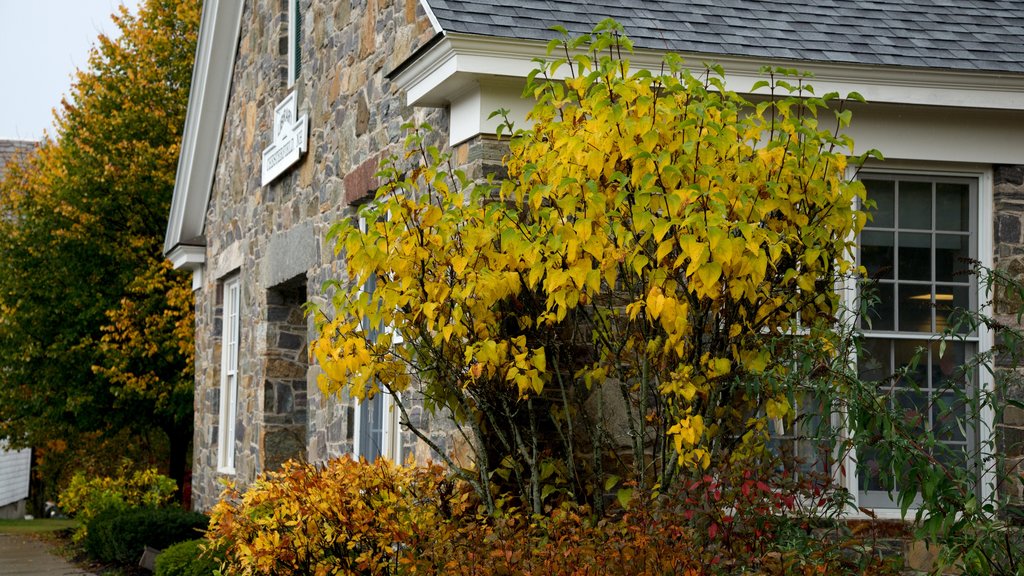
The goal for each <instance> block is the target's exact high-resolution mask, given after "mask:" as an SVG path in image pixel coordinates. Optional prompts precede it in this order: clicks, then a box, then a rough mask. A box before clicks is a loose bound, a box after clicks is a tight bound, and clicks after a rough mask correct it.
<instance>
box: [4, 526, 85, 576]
mask: <svg viewBox="0 0 1024 576" xmlns="http://www.w3.org/2000/svg"><path fill="white" fill-rule="evenodd" d="M29 574H31V575H33V576H39V575H42V576H72V575H74V576H90V575H89V573H88V572H85V571H83V570H81V569H80V568H78V567H76V566H75V565H74V564H71V563H69V562H68V561H66V560H64V559H63V558H61V557H60V556H57V555H56V554H52V553H50V549H49V547H48V546H47V545H46V544H44V543H42V542H40V541H38V540H34V539H33V538H32V537H30V536H22V535H16V534H0V576H22V575H29Z"/></svg>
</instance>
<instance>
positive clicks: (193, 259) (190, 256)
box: [167, 244, 206, 291]
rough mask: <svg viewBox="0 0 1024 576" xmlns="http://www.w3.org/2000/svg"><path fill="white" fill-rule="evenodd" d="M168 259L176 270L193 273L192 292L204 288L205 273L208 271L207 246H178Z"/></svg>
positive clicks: (169, 254)
mask: <svg viewBox="0 0 1024 576" xmlns="http://www.w3.org/2000/svg"><path fill="white" fill-rule="evenodd" d="M167 259H168V260H170V262H171V266H173V267H174V269H175V270H190V271H191V272H192V290H193V291H195V290H199V289H200V288H202V287H203V272H204V271H205V270H206V246H192V245H189V244H178V245H177V246H175V247H174V248H172V249H171V251H170V252H168V253H167Z"/></svg>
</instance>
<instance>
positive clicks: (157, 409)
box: [0, 0, 200, 482]
mask: <svg viewBox="0 0 1024 576" xmlns="http://www.w3.org/2000/svg"><path fill="white" fill-rule="evenodd" d="M199 15H200V3H199V1H198V0H147V1H146V2H143V3H142V5H141V6H140V8H139V13H138V15H137V16H133V15H131V14H129V13H128V12H127V10H125V9H124V8H122V9H121V12H120V13H119V14H118V15H115V17H114V19H115V22H116V23H117V25H118V28H119V29H120V32H121V35H120V36H119V37H118V38H117V39H111V38H108V37H106V36H100V37H99V39H98V43H97V45H96V47H95V48H94V49H93V52H92V54H91V56H90V59H89V68H88V69H87V70H84V71H80V72H78V75H77V77H76V80H75V82H74V84H73V86H72V90H71V93H70V95H69V96H68V97H67V98H66V99H65V100H64V101H63V103H62V107H61V109H60V110H59V111H58V113H57V120H56V134H55V136H54V137H53V139H49V140H47V141H45V142H44V143H43V145H42V146H41V148H40V149H39V151H38V153H37V154H36V155H35V156H34V157H33V158H31V160H29V161H26V162H23V163H21V164H20V165H18V166H15V167H14V168H13V169H12V170H11V172H9V173H8V177H7V178H6V179H5V180H4V181H3V183H2V184H0V202H2V206H0V209H2V211H3V213H4V217H3V219H2V220H0V310H2V314H0V365H2V366H3V368H2V370H0V435H2V436H7V437H10V438H11V439H12V440H13V441H14V442H15V443H17V444H20V445H27V446H34V447H36V448H37V451H38V452H40V453H41V454H43V455H44V456H45V457H46V458H47V459H48V462H50V463H51V464H53V465H56V463H58V462H60V461H64V462H67V461H72V460H73V461H76V462H77V463H78V464H79V465H85V464H86V463H87V462H89V461H93V462H98V463H99V464H101V465H102V464H104V463H106V464H113V465H115V466H116V465H118V464H120V457H121V456H134V457H137V458H141V459H157V460H158V461H160V462H162V463H163V464H164V465H166V466H167V467H168V468H169V470H170V472H171V474H172V475H173V476H174V477H175V479H177V480H178V481H179V482H181V481H182V479H183V478H184V475H185V465H186V459H187V455H188V452H189V441H190V439H191V426H192V418H191V415H190V414H191V406H192V399H191V398H192V397H191V385H192V379H193V377H192V360H191V353H190V351H189V345H188V344H189V342H190V341H191V324H192V321H191V318H192V308H191V306H192V304H191V299H190V298H189V297H188V279H187V278H185V277H183V276H182V275H181V274H178V273H175V272H173V271H171V270H169V269H168V267H167V266H166V265H165V264H164V262H163V257H162V254H161V246H162V234H163V231H164V228H165V224H166V215H167V213H168V206H169V204H170V199H171V194H172V190H173V186H174V175H175V170H176V167H177V158H178V148H179V144H180V141H181V133H182V128H183V125H184V118H185V109H186V105H187V100H188V92H189V84H190V79H191V69H192V59H193V55H194V52H195V43H196V33H197V30H198V23H199ZM97 450H99V451H100V452H99V453H98V454H97V453H95V452H96V451H97ZM90 454H91V458H92V459H91V460H90V459H89V458H87V455H90Z"/></svg>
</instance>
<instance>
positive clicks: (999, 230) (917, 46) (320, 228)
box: [165, 0, 1024, 516]
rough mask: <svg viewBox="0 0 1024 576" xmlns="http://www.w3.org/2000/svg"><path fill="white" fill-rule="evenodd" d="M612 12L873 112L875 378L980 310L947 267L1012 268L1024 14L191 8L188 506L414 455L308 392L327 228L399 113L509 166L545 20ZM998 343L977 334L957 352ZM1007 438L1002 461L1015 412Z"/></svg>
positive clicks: (264, 0)
mask: <svg viewBox="0 0 1024 576" xmlns="http://www.w3.org/2000/svg"><path fill="white" fill-rule="evenodd" d="M607 17H612V18H615V19H616V20H618V21H619V22H620V23H622V24H623V25H624V27H625V29H626V32H627V34H628V35H629V36H630V38H631V39H632V40H633V41H634V44H635V47H636V54H635V55H634V57H633V58H632V61H633V62H634V67H637V66H644V65H648V66H657V64H658V62H659V59H660V56H661V54H663V53H664V52H666V51H673V52H677V53H680V54H682V55H683V56H684V57H685V58H686V60H687V61H688V62H698V63H699V62H704V61H715V62H717V63H719V64H721V65H722V66H723V67H724V68H725V70H726V74H727V81H728V82H729V86H730V87H732V88H734V89H737V90H743V89H747V88H749V87H751V86H753V84H754V83H755V82H756V81H757V80H759V79H760V73H759V70H760V68H761V67H762V66H764V65H774V66H786V67H797V68H800V69H801V70H806V71H809V72H812V73H813V74H814V76H815V80H814V82H813V83H814V86H815V88H816V89H817V90H818V93H823V92H827V91H832V90H835V91H838V92H840V93H848V92H850V91H857V92H859V93H861V94H862V95H863V96H864V97H865V98H866V99H867V100H868V101H869V102H871V104H870V105H867V106H859V107H858V109H857V110H856V111H855V122H854V125H853V128H852V130H851V131H850V134H851V136H853V138H854V139H855V141H856V142H857V146H858V148H859V149H861V150H865V149H868V148H877V149H879V150H881V151H882V152H883V153H884V154H885V156H886V158H887V161H886V162H885V163H884V164H874V165H869V166H868V167H866V168H865V170H863V171H862V173H861V174H860V177H861V178H863V179H864V180H865V183H866V185H867V187H868V189H869V191H870V194H871V195H872V197H873V198H874V199H875V200H876V201H877V202H878V203H879V209H878V216H877V217H876V220H875V221H874V223H873V224H872V226H871V228H870V229H869V230H868V231H867V232H866V233H865V235H864V236H863V238H862V249H861V259H862V263H863V264H864V265H865V266H867V267H868V268H869V269H879V270H880V269H886V270H889V272H888V273H887V275H886V276H885V277H883V279H882V280H881V281H880V284H879V287H880V292H881V294H880V304H879V309H880V310H881V312H880V315H879V318H878V320H877V321H876V322H875V323H874V324H873V325H872V326H871V329H870V330H868V331H867V336H868V337H869V340H868V346H869V347H870V349H871V351H872V352H873V355H872V357H873V360H872V361H871V362H866V361H862V363H861V364H862V370H863V371H864V372H865V373H866V374H868V375H870V373H871V371H872V370H882V371H885V370H891V369H892V368H893V367H895V366H899V365H901V362H903V361H904V360H905V358H906V356H907V354H908V350H912V349H913V348H914V347H916V346H917V345H918V344H920V343H921V342H922V341H925V340H927V338H928V336H929V335H931V334H934V333H935V332H936V331H941V329H942V323H943V318H941V317H940V316H941V315H936V313H935V312H934V310H936V309H938V308H941V306H938V307H937V306H934V305H933V304H937V303H941V302H950V301H952V302H953V303H954V304H955V305H961V306H966V307H974V308H977V307H978V306H980V305H981V304H980V303H981V302H984V295H983V294H981V293H980V287H979V286H978V285H977V282H976V281H974V280H969V279H966V278H964V277H963V276H960V275H954V274H953V271H952V269H951V267H952V266H953V262H955V261H956V260H957V259H958V258H959V257H961V256H968V257H972V258H976V259H978V260H980V261H982V262H984V263H985V264H987V265H990V266H998V267H1001V268H1009V269H1010V270H1013V271H1016V272H1020V271H1022V270H1024V239H1022V236H1021V220H1022V216H1024V140H1022V138H1021V127H1022V126H1024V46H1022V45H1021V43H1020V41H1019V39H1020V37H1021V35H1022V34H1024V1H1020V0H1006V1H1003V2H981V1H965V2H941V3H934V2H923V1H916V0H915V1H909V2H908V1H904V0H900V1H897V0H879V1H872V2H866V1H865V2H847V3H834V2H831V1H829V0H802V1H799V2H798V1H796V0H793V1H786V0H773V1H760V0H753V1H748V2H742V3H740V2H721V1H718V0H716V1H713V2H712V1H710V0H666V1H660V2H644V3H624V2H619V1H616V0H597V1H591V2H582V1H579V0H517V1H515V2H510V1H506V0H495V1H492V2H486V3H484V2H478V1H475V0H365V1H364V0H337V1H330V2H328V1H326V0H246V1H244V2H238V1H231V0H206V2H205V3H204V8H203V19H202V25H201V30H200V38H199V48H198V52H197V58H196V65H195V70H194V75H193V85H192V94H191V100H190V103H189V111H188V118H187V121H186V127H185V135H184V140H183V144H182V154H181V159H180V163H179V168H178V174H177V181H176V185H175V191H174V200H173V204H172V208H171V214H170V220H169V224H168V229H167V236H166V243H165V253H166V254H167V256H168V258H169V259H170V260H171V261H172V262H173V263H174V264H175V266H177V267H178V268H183V269H187V270H191V271H192V273H193V279H194V280H193V287H194V289H195V297H196V363H197V365H196V399H195V418H196V422H195V430H196V432H195V434H196V436H195V458H194V463H193V468H194V470H193V482H194V486H193V495H194V496H193V498H194V505H195V506H196V507H197V508H198V509H206V508H209V507H210V506H211V505H212V504H213V503H214V502H215V500H216V498H217V494H218V492H219V490H220V486H219V485H218V483H217V480H218V478H222V477H227V478H231V479H234V480H236V481H237V482H238V483H239V484H241V485H244V484H246V483H248V482H250V481H252V480H253V478H254V477H255V476H256V475H257V474H258V473H260V472H261V471H263V470H268V469H272V468H274V467H275V466H277V465H278V464H279V463H281V462H282V461H283V460H285V459H286V458H289V457H299V458H305V459H308V460H310V461H321V460H323V459H325V458H328V457H330V456H335V455H340V454H345V453H354V454H360V455H366V456H376V455H385V456H389V457H392V458H398V457H405V456H407V455H408V454H410V453H413V452H415V453H416V454H417V455H418V456H425V455H426V454H425V451H424V449H423V447H422V446H419V445H417V444H416V443H414V442H412V441H411V440H410V439H409V438H408V437H406V435H403V433H402V432H401V430H400V429H398V427H397V423H396V421H395V417H394V415H393V414H392V411H390V410H388V408H389V407H388V400H387V398H381V399H380V400H378V401H377V402H376V403H364V404H359V403H355V402H350V401H348V400H346V399H339V398H325V397H323V396H322V395H321V394H320V392H319V390H318V389H317V387H316V384H315V380H316V379H315V371H316V368H315V367H313V366H310V365H309V363H308V360H307V352H306V344H307V342H308V341H309V339H310V338H311V336H312V324H311V321H310V320H307V319H306V318H305V317H304V316H303V308H302V306H303V304H304V303H305V302H307V301H318V299H319V298H320V286H321V284H322V282H323V281H324V280H326V279H328V278H330V277H332V275H334V274H336V273H337V271H338V262H337V261H336V260H335V258H334V256H333V254H332V251H331V249H330V247H329V246H327V245H326V244H325V240H324V237H325V234H326V231H327V228H328V227H329V226H330V225H331V223H333V222H335V221H336V220H338V219H339V218H344V217H350V216H351V215H352V210H351V206H353V205H354V204H356V203H358V202H360V201H362V200H364V199H365V198H367V197H368V195H370V194H371V191H372V190H373V188H374V178H373V174H374V173H375V171H376V169H377V166H378V162H379V160H380V158H381V157H382V156H383V155H385V154H390V153H395V152H398V151H399V146H400V143H401V141H402V138H403V134H402V130H401V128H400V127H401V125H402V124H403V123H405V122H407V121H409V120H411V119H416V120H419V121H423V120H429V121H430V123H431V124H432V125H434V126H435V127H437V128H439V130H440V131H441V133H442V134H443V135H444V136H445V137H446V138H447V144H448V146H450V148H451V149H452V151H453V152H454V157H455V158H456V160H457V162H458V163H459V164H461V165H462V166H463V167H464V168H466V169H467V170H468V172H469V174H470V175H471V176H481V175H484V174H486V173H488V172H491V171H494V170H495V169H497V168H498V167H500V157H501V154H502V148H501V146H502V145H501V144H500V143H499V142H498V141H497V140H496V139H495V138H494V133H495V129H496V123H497V120H495V119H490V118H489V115H490V113H491V112H492V111H493V110H496V109H498V108H507V109H509V110H511V115H512V117H513V119H519V122H518V123H517V124H518V125H522V119H523V118H524V116H525V111H526V110H527V109H528V106H529V104H528V102H525V101H524V100H523V99H522V98H521V97H520V94H521V90H522V87H523V85H524V78H525V77H526V75H527V74H528V73H529V72H530V71H531V70H532V69H533V67H534V64H533V62H532V59H533V58H535V57H539V56H543V55H544V52H545V45H546V41H547V40H549V39H550V38H552V37H553V36H554V33H553V32H551V31H550V27H551V26H553V25H562V26H565V27H566V28H568V29H569V31H570V32H572V33H583V32H588V31H590V30H591V29H592V28H593V26H594V25H595V24H596V23H598V22H600V21H601V20H603V19H605V18H607ZM922 302H923V305H922ZM991 339H992V335H991V334H989V333H987V332H984V331H982V332H979V333H977V334H972V335H970V337H969V338H968V342H967V343H965V344H964V345H962V346H960V347H957V348H956V349H955V350H953V351H952V352H951V354H954V355H955V358H952V359H954V360H956V359H959V360H963V359H964V358H966V357H967V356H968V355H970V354H975V353H977V352H978V351H980V350H984V349H986V348H987V347H989V346H990V345H991ZM949 359H950V358H948V354H942V355H941V357H940V354H939V353H938V351H934V350H933V351H930V352H929V355H928V356H927V358H926V359H925V364H926V365H927V366H928V367H930V368H934V370H930V371H929V372H928V373H929V374H930V375H926V376H925V377H924V378H925V380H924V381H923V387H922V389H921V391H917V392H914V393H913V394H911V393H910V392H909V391H907V393H906V394H904V396H902V397H901V398H903V399H904V400H905V401H906V402H909V403H911V404H913V403H918V402H929V401H930V400H932V399H933V398H932V397H931V396H929V395H930V394H932V393H934V392H935V391H936V390H937V389H938V386H939V384H940V381H941V375H940V373H941V370H940V368H941V366H942V365H943V363H944V362H946V361H947V360H949ZM976 384H977V385H979V386H991V383H990V382H986V381H985V378H984V377H982V378H981V379H980V380H979V381H978V382H977V383H976ZM928 417H929V418H930V419H932V418H934V416H932V415H929V416H928ZM433 424H434V426H435V427H434V429H433V430H432V433H433V434H434V435H436V436H437V438H438V439H439V443H440V445H441V446H442V447H444V448H446V449H451V448H452V447H453V445H452V444H451V443H450V442H446V441H445V440H446V428H445V426H444V424H443V422H436V423H433ZM995 425H996V423H994V422H993V421H992V418H991V416H990V415H982V419H981V421H980V422H978V423H977V425H976V426H974V427H973V428H972V429H971V430H970V431H969V432H968V434H966V435H961V436H958V437H955V438H951V439H950V443H952V444H955V445H963V446H967V447H970V445H972V443H975V442H977V441H978V440H977V439H978V437H980V435H983V434H988V433H990V432H991V430H992V427H993V426H995ZM998 425H999V426H1001V427H1002V428H1003V429H1002V437H1003V438H1004V440H1005V442H1006V445H1007V446H1014V447H1013V448H1012V449H1010V450H1012V451H1009V452H1008V455H1009V456H1011V458H1010V462H1009V464H1010V465H1014V466H1016V465H1017V464H1019V461H1020V459H1019V456H1020V453H1019V452H1020V448H1019V446H1018V444H1017V441H1018V440H1019V439H1021V438H1022V437H1024V436H1022V435H1024V415H1022V414H1020V413H1016V412H1013V413H1011V414H1008V416H1007V418H1006V419H1005V420H1004V421H1003V422H1001V423H999V424H998ZM1013 457H1018V458H1016V459H1014V458H1013ZM854 468H855V467H854ZM844 481H845V482H847V483H848V486H849V487H850V488H851V490H852V491H853V492H854V493H855V494H857V497H858V499H859V503H860V504H861V505H862V506H869V507H870V506H875V507H877V508H878V509H879V511H880V514H881V515H882V516H885V515H886V514H888V513H895V512H894V511H891V510H888V509H889V508H890V507H891V502H888V501H887V500H886V499H885V498H884V494H882V493H880V492H879V490H878V489H877V486H876V485H875V483H874V481H873V480H872V479H871V478H860V479H858V478H856V475H855V474H850V475H848V476H847V477H846V478H845V480H844ZM986 485H987V486H988V485H991V482H988V483H986ZM1014 489H1019V488H1014Z"/></svg>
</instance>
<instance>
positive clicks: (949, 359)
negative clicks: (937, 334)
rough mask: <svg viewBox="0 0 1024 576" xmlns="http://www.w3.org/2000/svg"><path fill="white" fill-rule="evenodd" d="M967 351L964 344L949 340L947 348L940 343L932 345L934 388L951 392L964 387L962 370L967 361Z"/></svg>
mask: <svg viewBox="0 0 1024 576" xmlns="http://www.w3.org/2000/svg"><path fill="white" fill-rule="evenodd" d="M940 349H941V350H942V356H941V357H940V356H939V350H940ZM966 349H967V348H966V345H965V344H964V343H963V342H951V341H949V340H947V341H946V344H945V346H943V345H942V344H941V343H940V342H932V343H931V362H932V368H931V372H932V388H935V389H937V390H951V389H962V388H963V387H964V377H963V371H962V370H961V369H960V368H961V366H963V364H964V362H966V361H967V356H966Z"/></svg>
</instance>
